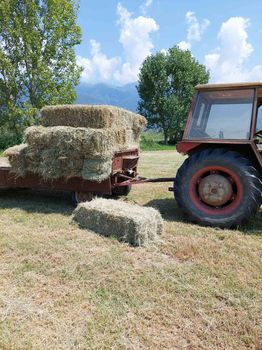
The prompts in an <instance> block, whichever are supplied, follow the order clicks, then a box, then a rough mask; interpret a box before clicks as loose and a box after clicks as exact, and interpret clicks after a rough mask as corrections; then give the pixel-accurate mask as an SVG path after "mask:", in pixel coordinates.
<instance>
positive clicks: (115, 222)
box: [72, 198, 163, 246]
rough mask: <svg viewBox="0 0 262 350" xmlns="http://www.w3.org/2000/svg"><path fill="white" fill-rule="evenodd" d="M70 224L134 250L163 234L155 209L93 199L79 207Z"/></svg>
mask: <svg viewBox="0 0 262 350" xmlns="http://www.w3.org/2000/svg"><path fill="white" fill-rule="evenodd" d="M72 220H73V221H74V222H76V223H78V225H79V226H80V227H82V228H85V229H88V230H92V231H94V232H96V233H99V234H101V235H104V236H115V237H116V238H117V239H118V240H120V241H124V242H128V243H130V244H132V245H134V246H145V245H148V244H149V243H150V242H152V241H157V240H158V238H159V236H160V235H161V234H162V232H163V219H162V217H161V214H160V213H159V212H158V211H157V210H156V209H154V208H149V207H141V206H139V205H137V204H129V203H126V202H123V201H117V200H113V199H102V198H96V199H94V200H93V201H91V202H85V203H81V204H79V205H78V206H77V208H76V209H75V210H74V212H73V217H72Z"/></svg>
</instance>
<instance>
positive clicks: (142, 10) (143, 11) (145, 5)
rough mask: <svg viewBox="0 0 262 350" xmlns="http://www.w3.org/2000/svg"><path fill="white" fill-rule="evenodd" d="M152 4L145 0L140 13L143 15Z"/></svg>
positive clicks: (150, 0) (150, 1) (151, 0)
mask: <svg viewBox="0 0 262 350" xmlns="http://www.w3.org/2000/svg"><path fill="white" fill-rule="evenodd" d="M152 4H153V0H145V2H144V3H143V4H142V5H141V6H140V11H141V12H142V13H143V14H144V15H145V14H146V11H147V9H148V8H149V7H150V6H151V5H152Z"/></svg>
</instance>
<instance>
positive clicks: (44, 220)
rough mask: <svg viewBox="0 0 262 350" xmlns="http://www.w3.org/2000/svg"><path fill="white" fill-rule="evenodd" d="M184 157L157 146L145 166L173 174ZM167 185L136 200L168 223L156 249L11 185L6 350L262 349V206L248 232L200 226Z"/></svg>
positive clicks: (62, 200) (4, 232) (138, 192)
mask: <svg viewBox="0 0 262 350" xmlns="http://www.w3.org/2000/svg"><path fill="white" fill-rule="evenodd" d="M181 161H182V157H180V156H179V155H178V154H177V153H176V152H174V151H164V152H150V153H149V152H148V153H147V152H146V153H143V154H142V157H141V163H140V173H141V175H145V176H152V177H153V176H154V177H155V176H172V175H175V171H176V169H177V166H178V165H179V164H180V163H181ZM167 187H168V184H146V185H142V186H136V187H134V188H133V190H132V191H131V193H130V195H129V196H128V199H127V200H128V201H129V202H131V203H138V204H140V205H148V206H153V207H155V208H158V209H159V210H160V212H161V214H162V216H163V218H164V219H165V223H164V225H165V233H164V235H163V237H162V238H163V241H162V243H160V244H157V245H155V246H150V247H148V248H134V247H131V246H129V245H127V244H123V243H119V242H118V241H117V240H116V239H113V238H112V239H110V238H105V237H102V236H99V235H96V234H95V233H93V232H89V231H86V230H82V229H79V228H78V227H77V226H76V225H72V224H69V222H70V217H71V213H72V210H73V207H72V205H71V202H70V199H69V197H68V196H67V195H63V196H60V195H56V196H54V195H52V196H51V195H50V194H39V193H38V192H37V193H36V192H31V191H19V192H18V191H7V192H3V193H2V194H1V202H0V251H1V254H0V275H1V282H0V349H3V350H7V349H8V350H9V349H23V350H27V349H97V350H98V349H99V350H100V349H130V350H131V349H135V350H138V349H139V350H141V349H157V350H158V349H179V350H180V349H188V350H189V349H190V350H196V349H206V350H218V349H219V350H220V349H237V350H242V349H243V350H244V349H245V350H246V349H252V350H261V344H262V328H261V324H262V288H261V287H262V285H261V276H262V264H261V261H262V259H261V255H262V237H261V232H262V219H261V212H260V213H258V215H257V217H256V219H255V220H254V221H253V222H252V223H250V224H249V225H248V226H246V227H242V228H241V229H239V230H219V229H215V228H209V227H200V226H196V225H193V224H190V223H187V221H186V219H185V218H183V217H182V216H181V214H180V212H179V210H178V208H177V207H176V203H175V201H174V200H173V198H172V193H169V192H167Z"/></svg>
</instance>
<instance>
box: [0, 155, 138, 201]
mask: <svg viewBox="0 0 262 350" xmlns="http://www.w3.org/2000/svg"><path fill="white" fill-rule="evenodd" d="M138 159H139V156H138V149H132V150H127V151H122V152H117V153H115V155H114V157H113V159H112V173H111V176H110V177H109V178H108V179H106V180H104V181H102V182H100V183H98V182H95V181H89V180H84V179H82V178H80V177H72V178H69V179H66V178H59V179H56V180H44V179H43V178H41V177H40V176H39V175H36V174H27V175H26V176H24V177H18V176H17V175H16V174H15V173H14V172H13V171H12V166H11V165H10V163H9V161H8V159H7V158H4V157H0V187H2V188H35V189H50V190H70V191H74V192H86V193H92V194H108V195H110V194H112V189H113V188H114V187H116V186H117V185H118V183H119V181H123V179H122V178H121V177H120V175H123V174H132V177H135V176H136V175H137V163H138Z"/></svg>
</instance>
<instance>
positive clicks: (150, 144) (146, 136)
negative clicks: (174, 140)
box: [140, 131, 176, 151]
mask: <svg viewBox="0 0 262 350" xmlns="http://www.w3.org/2000/svg"><path fill="white" fill-rule="evenodd" d="M163 138H164V135H163V133H162V132H156V131H145V132H143V134H142V135H141V139H140V149H141V150H142V151H164V150H175V149H176V147H175V146H174V145H165V144H164V142H163Z"/></svg>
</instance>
